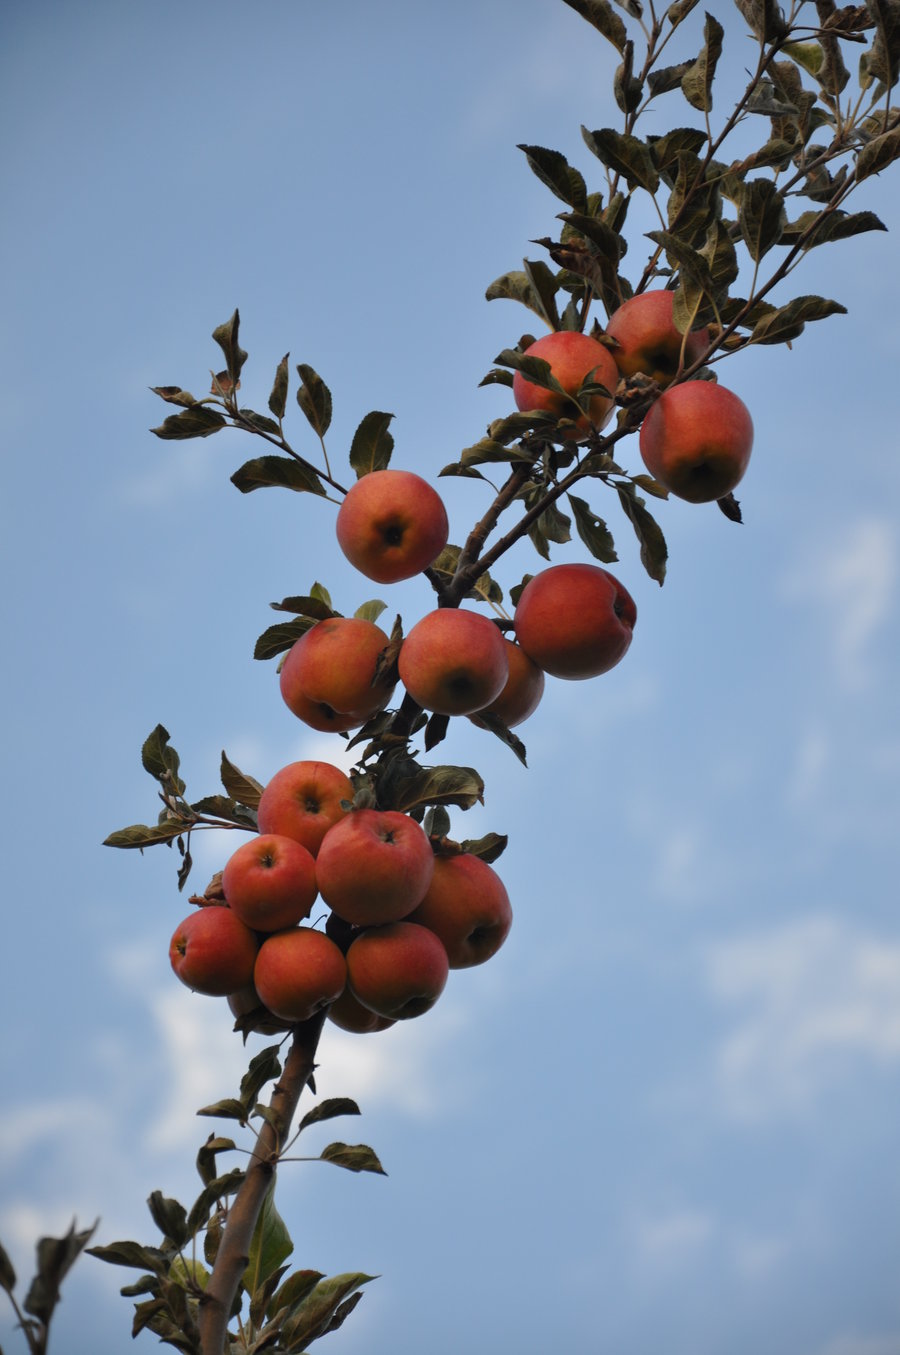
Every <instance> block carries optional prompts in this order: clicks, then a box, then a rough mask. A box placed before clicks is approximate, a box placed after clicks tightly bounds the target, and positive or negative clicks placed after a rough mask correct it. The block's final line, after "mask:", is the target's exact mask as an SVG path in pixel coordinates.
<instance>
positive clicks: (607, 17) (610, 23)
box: [565, 0, 628, 54]
mask: <svg viewBox="0 0 900 1355" xmlns="http://www.w3.org/2000/svg"><path fill="white" fill-rule="evenodd" d="M565 3H566V4H567V5H568V6H569V8H570V9H574V10H575V12H576V13H577V14H580V15H581V17H582V18H583V19H587V21H588V23H589V24H591V25H592V26H593V27H594V28H596V30H597V32H598V33H602V34H603V36H604V38H606V39H607V41H608V42H611V43H612V45H613V47H615V49H616V51H617V52H619V53H620V54H621V53H622V51H623V50H624V47H625V42H626V40H627V38H628V30H627V29H626V27H625V25H624V24H623V22H622V20H621V19H620V18H619V16H618V14H616V12H615V10H614V9H613V7H612V5H611V4H609V0H565Z"/></svg>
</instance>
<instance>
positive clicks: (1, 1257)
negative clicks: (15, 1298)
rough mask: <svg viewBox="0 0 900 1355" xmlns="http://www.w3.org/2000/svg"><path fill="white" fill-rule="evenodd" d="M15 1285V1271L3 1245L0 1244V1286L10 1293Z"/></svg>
mask: <svg viewBox="0 0 900 1355" xmlns="http://www.w3.org/2000/svg"><path fill="white" fill-rule="evenodd" d="M15 1287H16V1272H15V1268H14V1266H13V1263H12V1261H11V1260H10V1259H9V1254H8V1252H7V1250H6V1248H5V1247H3V1246H0V1288H2V1289H5V1290H6V1292H7V1294H11V1293H12V1291H13V1290H14V1289H15Z"/></svg>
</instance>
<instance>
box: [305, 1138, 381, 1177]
mask: <svg viewBox="0 0 900 1355" xmlns="http://www.w3.org/2000/svg"><path fill="white" fill-rule="evenodd" d="M319 1157H320V1158H321V1160H322V1161H323V1162H333V1163H334V1165H335V1166H336V1167H346V1169H347V1171H351V1172H375V1173H376V1174H377V1175H378V1176H387V1172H386V1171H385V1170H384V1167H382V1165H381V1163H380V1162H379V1161H378V1158H377V1156H376V1155H375V1153H374V1152H373V1151H372V1149H371V1148H370V1147H369V1145H368V1144H367V1143H329V1145H328V1147H327V1148H323V1149H322V1151H321V1153H320V1154H319Z"/></svg>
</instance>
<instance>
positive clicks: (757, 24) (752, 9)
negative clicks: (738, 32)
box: [735, 0, 787, 43]
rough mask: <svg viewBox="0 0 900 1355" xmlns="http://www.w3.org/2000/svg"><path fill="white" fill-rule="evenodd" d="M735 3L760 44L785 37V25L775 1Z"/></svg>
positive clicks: (741, 0)
mask: <svg viewBox="0 0 900 1355" xmlns="http://www.w3.org/2000/svg"><path fill="white" fill-rule="evenodd" d="M735 3H736V4H737V7H738V9H739V10H740V12H741V14H743V16H744V18H745V19H746V20H747V23H748V24H749V25H750V27H751V28H752V30H753V32H754V34H755V36H756V37H757V38H758V39H759V41H760V43H769V42H772V41H773V40H774V39H778V38H783V37H784V36H785V35H786V33H787V25H786V23H785V21H784V15H783V14H782V13H781V10H780V8H779V6H778V4H777V3H776V0H735Z"/></svg>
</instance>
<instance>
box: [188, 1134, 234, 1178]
mask: <svg viewBox="0 0 900 1355" xmlns="http://www.w3.org/2000/svg"><path fill="white" fill-rule="evenodd" d="M234 1146H235V1143H234V1139H225V1138H220V1137H219V1135H218V1134H210V1136H209V1138H208V1139H207V1140H206V1142H205V1143H204V1144H203V1146H202V1147H201V1149H200V1151H199V1152H198V1153H197V1171H198V1172H199V1174H200V1180H201V1181H202V1182H203V1184H204V1185H205V1186H208V1185H209V1184H210V1183H211V1182H212V1181H214V1180H215V1179H216V1154H217V1153H227V1152H230V1150H231V1149H232V1148H234Z"/></svg>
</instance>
